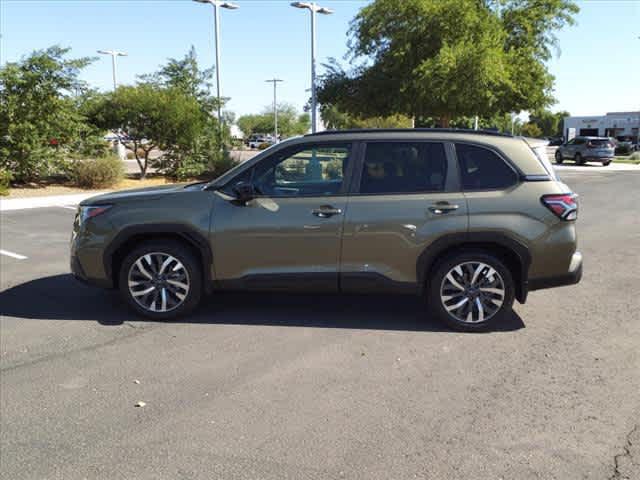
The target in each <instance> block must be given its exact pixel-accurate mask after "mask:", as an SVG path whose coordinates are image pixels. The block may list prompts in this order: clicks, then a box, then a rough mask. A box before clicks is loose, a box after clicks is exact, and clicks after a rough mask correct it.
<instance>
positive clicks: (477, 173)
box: [456, 144, 518, 190]
mask: <svg viewBox="0 0 640 480" xmlns="http://www.w3.org/2000/svg"><path fill="white" fill-rule="evenodd" d="M456 154H457V156H458V162H459V164H460V180H461V182H462V188H463V189H464V190H503V189H505V188H509V187H511V186H513V185H515V184H516V183H517V181H518V174H517V173H516V171H515V170H514V169H513V168H512V167H511V166H510V165H508V164H507V163H506V162H505V161H504V160H503V159H502V158H500V157H499V156H498V155H497V154H496V153H494V152H492V151H491V150H488V149H486V148H483V147H477V146H474V145H465V144H457V145H456Z"/></svg>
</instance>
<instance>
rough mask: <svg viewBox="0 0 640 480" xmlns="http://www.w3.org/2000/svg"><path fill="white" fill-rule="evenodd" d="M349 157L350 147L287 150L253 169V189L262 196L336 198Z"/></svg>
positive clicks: (316, 147)
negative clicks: (323, 196) (331, 196)
mask: <svg viewBox="0 0 640 480" xmlns="http://www.w3.org/2000/svg"><path fill="white" fill-rule="evenodd" d="M350 156H351V146H350V145H322V146H308V147H304V148H302V149H295V150H289V149H287V150H285V151H284V152H278V153H275V154H273V155H272V156H271V157H268V158H266V159H265V160H263V161H261V162H260V163H259V164H258V165H256V166H255V167H254V172H253V178H252V182H253V186H254V188H255V189H256V193H258V194H259V195H265V196H277V197H283V196H288V197H295V196H316V195H317V196H322V195H335V194H338V193H340V192H341V190H342V184H343V181H344V174H345V171H346V168H347V165H348V162H349V158H350Z"/></svg>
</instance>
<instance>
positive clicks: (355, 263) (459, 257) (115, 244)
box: [71, 129, 582, 331]
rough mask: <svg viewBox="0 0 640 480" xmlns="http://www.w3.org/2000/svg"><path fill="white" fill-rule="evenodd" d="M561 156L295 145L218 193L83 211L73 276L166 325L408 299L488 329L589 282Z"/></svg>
mask: <svg viewBox="0 0 640 480" xmlns="http://www.w3.org/2000/svg"><path fill="white" fill-rule="evenodd" d="M545 148H546V142H543V141H539V140H538V141H536V140H529V139H523V138H521V137H512V136H510V135H502V134H489V133H487V132H481V131H452V130H419V129H410V130H369V131H367V130H364V131H363V130H360V131H342V132H323V133H318V134H313V135H306V136H304V137H298V138H293V139H289V140H286V141H284V142H282V143H280V144H278V145H276V146H274V147H273V148H271V149H269V150H267V151H265V152H262V153H260V154H259V155H257V156H255V157H254V158H252V159H251V160H248V161H247V162H244V163H242V164H240V165H238V166H237V167H235V168H234V169H232V170H230V171H228V172H227V173H225V174H224V175H222V176H221V177H219V178H218V179H216V180H213V181H212V182H208V183H207V182H203V183H195V184H191V185H186V186H185V185H180V186H175V185H169V186H167V185H163V186H161V187H153V188H149V189H140V190H135V191H131V192H117V193H110V194H105V195H101V196H97V197H94V198H91V199H88V200H85V201H83V202H82V203H81V204H80V207H79V209H78V212H77V215H76V218H75V224H74V227H73V236H72V242H71V269H72V271H73V273H74V275H75V276H76V277H78V278H79V279H81V280H83V281H85V282H88V283H91V284H94V285H98V286H102V287H108V288H118V289H120V291H121V293H122V296H123V299H124V301H125V302H126V303H127V304H128V305H129V306H130V307H131V308H132V309H133V310H134V311H135V312H137V313H138V314H140V315H144V316H147V317H149V318H152V319H154V320H164V319H169V318H173V317H177V316H181V315H185V314H187V313H189V312H190V311H191V310H193V309H194V308H195V307H196V306H197V305H198V303H199V302H200V299H201V297H202V296H203V295H204V294H205V293H213V292H214V291H216V290H229V289H230V290H267V291H269V290H280V291H283V290H284V291H292V292H293V291H298V292H300V291H306V292H312V293H315V292H330V293H337V292H344V293H369V294H379V293H383V292H387V293H390V292H396V293H406V294H414V295H424V296H425V297H426V298H427V300H428V308H429V314H428V315H429V317H430V318H432V319H438V320H441V321H443V322H445V323H446V324H448V325H449V326H451V327H453V328H456V329H459V330H466V331H477V330H483V329H486V328H488V327H490V326H491V325H496V324H498V325H499V324H501V323H503V322H507V321H509V318H510V317H511V315H512V311H511V309H512V305H513V302H514V300H515V299H517V300H518V301H520V302H521V303H524V302H525V301H526V298H527V294H528V292H530V291H532V290H538V289H542V288H552V287H558V286H561V285H571V284H574V283H577V282H579V281H580V278H581V275H582V255H581V254H580V252H578V251H577V250H576V226H575V223H576V222H575V220H576V219H577V216H578V204H577V200H576V195H574V193H573V192H572V191H571V189H570V188H569V187H568V186H567V185H565V184H564V183H562V182H561V181H560V180H558V178H557V177H556V175H555V172H554V171H553V168H552V167H551V165H550V163H549V162H548V159H547V157H546V153H545V152H546V151H545V150H544V149H545ZM364 301H366V300H364Z"/></svg>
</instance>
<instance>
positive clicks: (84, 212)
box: [78, 205, 112, 225]
mask: <svg viewBox="0 0 640 480" xmlns="http://www.w3.org/2000/svg"><path fill="white" fill-rule="evenodd" d="M111 207H112V205H96V206H86V207H83V206H80V207H78V222H79V225H82V224H83V223H84V222H86V221H87V220H89V219H90V218H93V217H97V216H98V215H102V214H103V213H104V212H106V211H107V210H109V209H110V208H111Z"/></svg>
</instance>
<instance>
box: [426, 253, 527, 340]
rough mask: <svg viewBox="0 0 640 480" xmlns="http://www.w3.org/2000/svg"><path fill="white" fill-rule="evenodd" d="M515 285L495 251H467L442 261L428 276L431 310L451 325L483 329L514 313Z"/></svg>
mask: <svg viewBox="0 0 640 480" xmlns="http://www.w3.org/2000/svg"><path fill="white" fill-rule="evenodd" d="M514 296H515V287H514V283H513V277H512V275H511V272H510V271H509V269H508V268H507V267H506V266H505V265H504V263H503V262H502V261H501V260H500V259H498V258H497V257H495V256H494V255H492V254H488V253H484V252H466V253H460V254H457V255H452V256H449V257H447V258H445V259H444V260H443V261H441V262H440V263H439V264H438V266H437V267H436V269H435V271H434V273H433V275H432V276H431V278H430V279H429V286H428V291H427V297H428V303H429V308H430V311H431V313H432V314H433V315H434V316H435V317H436V318H437V319H439V320H441V321H443V322H444V323H446V324H447V325H449V326H450V327H452V328H454V329H456V330H462V331H470V332H474V331H482V330H487V329H489V328H491V327H492V326H494V325H496V324H499V323H501V322H503V321H505V319H507V318H508V317H509V315H511V314H512V306H513V299H514Z"/></svg>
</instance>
